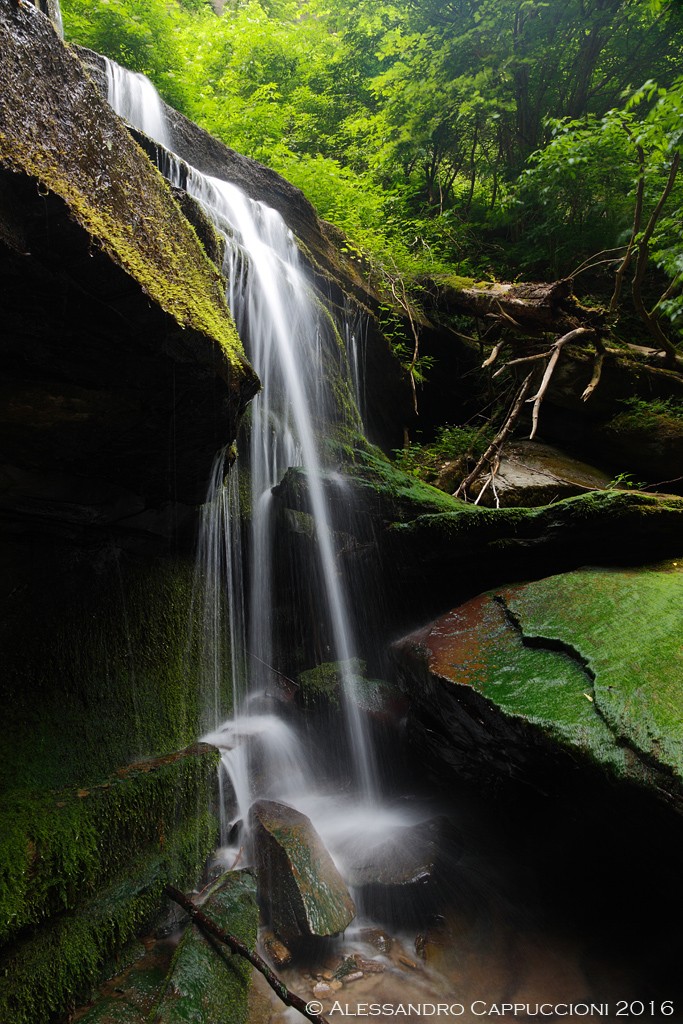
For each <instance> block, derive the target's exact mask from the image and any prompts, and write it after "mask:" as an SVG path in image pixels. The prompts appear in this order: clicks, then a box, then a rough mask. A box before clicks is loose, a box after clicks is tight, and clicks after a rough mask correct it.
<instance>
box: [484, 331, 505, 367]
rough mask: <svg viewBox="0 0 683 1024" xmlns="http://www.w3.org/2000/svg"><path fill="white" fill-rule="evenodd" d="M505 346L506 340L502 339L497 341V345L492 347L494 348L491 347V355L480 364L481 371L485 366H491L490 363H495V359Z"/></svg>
mask: <svg viewBox="0 0 683 1024" xmlns="http://www.w3.org/2000/svg"><path fill="white" fill-rule="evenodd" d="M506 344H507V338H503V340H502V341H499V342H498V344H497V345H494V347H493V349H492V351H491V355H490V356H489V357H488V359H485V360H484V362H483V363H482V364H481V368H482V370H483V369H484V368H485V367H486V366H491V365H492V363H495V361H496V359H497V358H498V356H499V355H500V352H501V349H502V348H504V347H505V345H506Z"/></svg>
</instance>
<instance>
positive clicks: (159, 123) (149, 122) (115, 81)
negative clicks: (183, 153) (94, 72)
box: [103, 57, 172, 149]
mask: <svg viewBox="0 0 683 1024" xmlns="http://www.w3.org/2000/svg"><path fill="white" fill-rule="evenodd" d="M103 60H104V66H105V71H106V74H107V100H108V102H109V105H110V106H111V107H113V109H114V110H115V111H116V113H117V114H118V115H119V117H123V118H125V119H126V121H128V123H129V124H132V125H133V127H134V128H138V129H139V130H140V131H141V132H144V133H145V135H149V137H150V139H154V140H155V142H158V143H159V144H160V145H162V146H164V147H165V148H166V149H171V148H172V139H171V131H170V128H169V125H168V120H167V118H166V115H165V113H164V105H163V102H162V100H161V97H160V96H159V93H158V92H157V91H156V89H155V88H154V86H153V85H152V83H151V82H150V80H149V79H148V78H146V77H145V76H144V75H141V74H136V73H135V72H133V71H128V69H127V68H122V67H121V65H120V64H117V63H116V62H115V61H113V60H109V58H108V57H104V58H103Z"/></svg>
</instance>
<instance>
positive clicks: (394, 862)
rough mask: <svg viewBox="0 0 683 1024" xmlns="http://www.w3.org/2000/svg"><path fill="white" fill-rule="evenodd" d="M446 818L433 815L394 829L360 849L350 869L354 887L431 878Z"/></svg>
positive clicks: (393, 884)
mask: <svg viewBox="0 0 683 1024" xmlns="http://www.w3.org/2000/svg"><path fill="white" fill-rule="evenodd" d="M441 829H442V821H441V819H439V818H433V819H430V820H428V821H421V822H418V823H417V824H413V825H405V826H404V827H402V828H396V829H393V830H392V832H391V835H390V836H389V837H388V838H386V839H383V840H380V841H379V842H376V843H371V842H367V843H363V844H362V846H361V848H360V849H358V848H356V850H355V852H354V854H352V856H351V859H350V867H349V868H348V871H347V877H348V880H349V884H350V885H353V886H358V887H362V886H368V885H380V886H411V885H416V884H418V883H423V882H426V881H428V880H429V879H430V878H431V876H432V874H433V872H434V867H435V864H436V861H437V857H438V853H439V837H440V834H441Z"/></svg>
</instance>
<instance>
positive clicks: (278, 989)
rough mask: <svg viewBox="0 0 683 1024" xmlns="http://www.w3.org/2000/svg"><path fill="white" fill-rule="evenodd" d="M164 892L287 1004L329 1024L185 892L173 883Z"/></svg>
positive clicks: (260, 958)
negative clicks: (256, 973)
mask: <svg viewBox="0 0 683 1024" xmlns="http://www.w3.org/2000/svg"><path fill="white" fill-rule="evenodd" d="M164 892H165V893H166V895H167V896H168V897H169V899H172V900H173V901H174V902H175V903H177V904H178V906H180V907H182V908H183V910H186V911H187V913H188V914H189V915H190V917H191V918H192V920H193V921H194V922H195V924H196V925H197V927H198V928H199V929H200V931H202V932H204V933H205V934H207V935H209V936H211V937H212V938H214V939H218V941H219V942H222V943H223V945H225V946H227V947H228V949H230V950H232V952H233V953H237V955H238V956H241V957H244V959H245V960H248V961H249V963H250V964H251V965H252V967H255V968H256V970H257V971H259V973H260V974H262V975H263V977H264V978H265V979H266V981H267V982H268V984H269V985H270V987H271V988H272V990H273V992H275V993H276V994H277V995H278V996H279V997H280V999H281V1000H282V1002H283V1003H284V1004H285V1005H286V1006H293V1007H294V1009H295V1010H298V1011H299V1013H301V1014H303V1015H304V1017H306V1018H307V1019H308V1020H310V1021H312V1022H313V1024H328V1021H327V1020H326V1018H325V1017H323V1016H322V1014H319V1013H310V1012H309V1011H308V1009H307V1008H306V1002H305V1001H304V1000H303V999H302V998H301V996H297V995H296V994H295V993H294V992H290V990H289V989H288V988H287V986H286V985H285V984H284V982H282V981H280V979H279V978H278V976H277V975H276V974H275V973H274V972H273V971H272V970H271V969H270V967H269V966H268V964H267V963H266V962H265V960H264V959H263V958H262V957H260V956H259V955H258V953H253V952H252V951H251V950H250V949H249V948H248V947H247V946H245V945H244V943H243V942H240V940H239V939H236V938H235V936H234V935H229V934H228V933H227V932H224V931H223V929H222V928H219V927H218V925H217V924H216V923H215V921H212V920H211V918H210V917H207V916H206V914H203V913H202V911H201V910H200V909H199V907H196V906H195V905H194V903H193V902H192V900H191V899H189V898H188V897H187V896H186V895H185V894H184V893H182V892H180V890H179V889H176V888H175V887H174V886H172V885H167V886H166V887H165V889H164Z"/></svg>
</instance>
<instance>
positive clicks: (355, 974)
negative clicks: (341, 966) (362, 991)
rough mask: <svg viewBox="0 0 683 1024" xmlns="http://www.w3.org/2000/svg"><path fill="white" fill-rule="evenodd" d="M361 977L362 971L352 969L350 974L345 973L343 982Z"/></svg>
mask: <svg viewBox="0 0 683 1024" xmlns="http://www.w3.org/2000/svg"><path fill="white" fill-rule="evenodd" d="M362 977H363V972H362V971H353V972H352V973H351V974H347V975H346V976H345V978H344V981H345V982H347V981H358V980H359V979H360V978H362Z"/></svg>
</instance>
